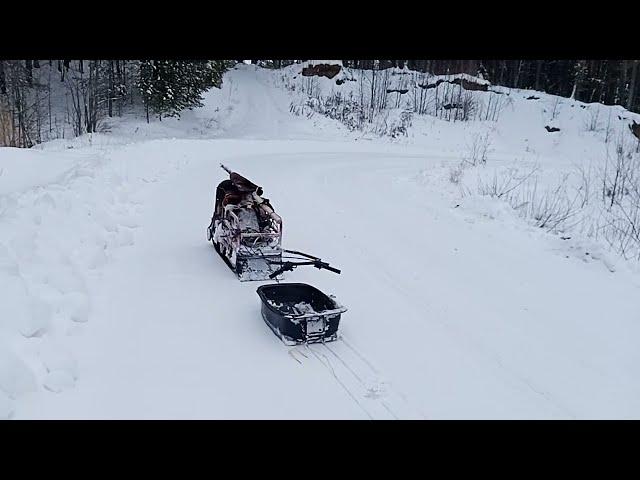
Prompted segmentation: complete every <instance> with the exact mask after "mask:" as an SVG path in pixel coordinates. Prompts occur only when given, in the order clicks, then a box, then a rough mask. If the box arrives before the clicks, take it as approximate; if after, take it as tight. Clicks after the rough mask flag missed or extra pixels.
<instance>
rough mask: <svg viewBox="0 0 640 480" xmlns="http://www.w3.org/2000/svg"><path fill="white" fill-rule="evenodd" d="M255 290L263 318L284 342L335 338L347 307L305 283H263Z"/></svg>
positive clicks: (309, 341)
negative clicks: (260, 302) (260, 304)
mask: <svg viewBox="0 0 640 480" xmlns="http://www.w3.org/2000/svg"><path fill="white" fill-rule="evenodd" d="M257 292H258V295H259V296H260V299H261V300H262V318H263V319H264V321H265V322H266V324H267V325H269V327H270V328H271V330H273V333H275V334H276V335H277V336H278V337H279V338H280V339H281V340H282V341H283V342H284V343H285V344H286V345H290V346H293V345H299V344H301V343H318V342H330V341H333V340H337V338H338V325H339V324H340V317H341V315H342V314H343V313H344V312H346V311H347V309H346V308H345V307H343V306H342V305H339V304H338V303H337V302H336V300H335V299H334V298H333V297H329V296H327V295H325V294H324V293H322V292H321V291H320V290H318V289H317V288H315V287H312V286H311V285H307V284H306V283H278V284H273V285H263V286H261V287H258V290H257Z"/></svg>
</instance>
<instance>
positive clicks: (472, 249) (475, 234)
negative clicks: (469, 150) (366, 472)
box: [0, 69, 640, 419]
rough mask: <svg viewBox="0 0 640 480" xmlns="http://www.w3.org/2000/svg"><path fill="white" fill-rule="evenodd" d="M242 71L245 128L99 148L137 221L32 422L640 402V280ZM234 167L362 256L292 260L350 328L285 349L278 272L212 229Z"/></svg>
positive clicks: (297, 220)
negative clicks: (573, 250) (276, 319)
mask: <svg viewBox="0 0 640 480" xmlns="http://www.w3.org/2000/svg"><path fill="white" fill-rule="evenodd" d="M232 79H233V83H235V85H236V86H237V87H240V88H242V89H243V91H244V90H246V91H247V98H248V99H249V100H248V101H247V103H242V104H240V105H239V106H238V107H237V108H236V113H237V116H236V117H234V116H233V115H231V116H230V117H229V118H230V120H229V122H228V124H227V125H230V127H228V128H226V131H225V129H224V128H223V129H222V130H223V131H224V133H221V134H220V135H223V136H226V137H235V138H218V139H179V140H176V139H172V140H148V141H141V142H138V143H134V144H131V145H124V146H117V147H113V146H110V147H109V148H108V149H106V150H103V151H102V152H101V155H103V156H104V158H105V160H104V161H105V162H106V166H105V167H104V168H102V169H101V170H99V171H98V172H97V173H96V174H95V175H96V177H95V181H94V182H93V183H92V187H93V188H94V189H95V191H93V192H84V194H86V195H95V196H96V198H103V197H101V195H102V196H104V195H108V194H109V192H113V191H114V188H116V187H117V189H118V191H121V190H124V191H127V192H134V193H135V195H134V194H131V195H129V196H120V197H118V201H120V202H121V203H119V204H118V205H121V208H123V209H125V210H127V212H129V216H128V217H127V218H129V220H128V222H126V223H127V225H128V226H127V227H126V228H130V229H132V230H133V232H134V233H133V234H132V235H131V237H130V241H124V242H121V243H120V244H121V245H122V247H123V248H120V247H118V248H117V249H115V250H113V251H111V252H110V254H109V261H108V262H105V263H104V265H102V266H101V267H100V268H99V274H87V275H85V280H86V285H85V286H84V287H83V288H84V289H85V291H86V295H87V297H88V298H90V300H91V310H90V315H89V318H88V322H86V323H82V324H79V326H78V327H77V328H76V329H73V330H69V332H70V333H71V334H68V335H58V336H57V337H56V342H57V343H56V345H58V346H60V348H61V349H62V350H64V351H65V352H70V355H72V357H73V359H74V362H75V363H74V365H77V367H74V371H73V375H72V376H73V377H75V381H67V382H65V377H64V376H63V377H62V379H58V381H57V382H53V383H54V384H55V385H57V387H58V388H55V390H56V391H55V392H53V391H49V390H51V389H49V390H47V389H43V388H42V387H38V388H37V389H36V390H35V391H33V392H32V393H27V394H23V395H21V396H19V397H18V398H17V399H16V400H15V406H14V407H12V408H14V409H15V411H14V413H13V418H252V419H259V418H354V419H370V418H387V419H393V418H427V419H436V418H612V417H613V418H638V417H640V367H639V365H640V350H639V349H638V348H637V339H638V338H640V337H639V334H640V321H639V320H640V319H639V317H638V312H639V311H640V290H639V288H638V286H637V281H636V280H637V279H636V278H635V277H633V276H632V275H631V274H629V273H627V272H625V271H618V272H615V273H611V272H610V271H609V270H608V269H607V268H606V267H605V265H603V263H602V262H598V261H593V262H583V261H581V260H578V259H576V258H574V257H573V256H566V255H565V254H564V252H563V251H561V250H559V249H557V248H555V246H556V243H555V242H554V241H553V239H550V238H547V236H545V234H543V233H541V232H539V231H534V230H532V229H529V228H527V227H526V226H524V225H521V224H517V223H513V222H507V221H504V220H501V219H500V218H497V219H492V218H488V217H486V216H483V215H479V214H474V213H473V210H472V209H464V208H459V207H457V205H456V204H454V203H452V202H451V199H450V197H448V196H447V195H445V194H443V192H441V191H439V190H438V189H437V185H438V184H437V182H435V180H434V181H433V182H430V181H429V177H428V175H427V177H426V178H427V180H426V183H425V176H424V175H423V174H420V172H422V171H426V172H431V171H436V170H437V168H436V167H438V166H440V165H442V164H443V163H445V164H446V163H447V162H449V163H453V162H455V161H456V158H455V156H453V155H452V156H443V155H441V156H434V155H433V153H425V151H424V150H421V149H420V148H419V146H414V147H408V146H398V145H390V144H384V143H372V142H356V141H353V140H346V141H345V140H342V141H341V140H338V139H335V138H334V139H332V138H330V137H329V136H328V134H322V136H321V140H318V141H313V140H310V138H313V136H314V134H316V137H318V136H319V134H317V132H316V130H314V127H313V125H311V124H310V123H309V122H305V121H303V119H295V118H294V119H292V118H291V117H290V116H289V114H288V112H287V110H286V103H285V102H286V98H284V97H282V98H281V97H280V95H281V92H274V91H273V90H272V88H271V87H270V86H268V85H266V84H265V83H262V82H261V81H260V80H259V79H258V78H256V75H255V72H254V71H253V70H251V69H245V70H240V71H238V72H234V75H233V77H232ZM223 93H224V92H223ZM239 98H242V97H241V96H240V95H239ZM248 112H250V115H249V116H247V114H248ZM236 113H234V115H235V114H236ZM234 118H236V119H239V120H238V121H235V120H234ZM243 119H244V120H243ZM245 122H246V125H248V127H247V130H243V129H242V125H243V124H245ZM274 125H275V126H274ZM287 135H289V137H290V138H286V136H287ZM269 137H275V138H276V139H272V140H269V139H268V138H269ZM283 137H284V138H283ZM90 151H91V150H90ZM109 162H110V163H109ZM220 163H224V164H225V165H227V166H229V167H231V168H233V169H235V170H237V171H238V172H240V173H242V174H244V175H246V176H247V177H248V178H250V179H251V180H252V181H254V182H256V183H257V184H259V185H262V186H263V187H264V189H265V196H266V197H267V198H269V199H270V200H271V201H272V203H273V205H274V206H275V209H276V211H277V212H278V213H279V214H280V215H281V216H282V218H283V222H284V240H283V243H284V246H285V248H294V249H299V250H302V251H307V252H310V253H313V254H317V255H318V256H321V257H322V258H323V259H326V260H327V261H330V262H331V264H332V265H336V266H338V267H339V268H341V269H342V271H343V273H342V274H341V275H334V274H332V273H329V272H325V271H318V270H316V269H308V270H303V269H298V270H297V271H294V272H289V273H288V274H287V275H286V281H300V282H306V283H311V284H313V285H315V286H317V287H318V288H320V289H321V290H323V291H325V292H327V293H332V294H335V295H336V297H337V298H338V300H340V302H341V303H343V304H345V305H346V306H347V307H348V308H349V311H348V312H347V313H345V314H344V315H343V320H342V323H341V327H340V333H341V334H342V336H343V338H342V339H341V340H339V341H337V342H334V343H330V344H327V345H326V346H322V345H312V346H310V347H295V348H291V347H287V346H285V345H284V344H282V343H281V342H280V340H279V339H277V338H276V337H275V336H274V335H273V333H272V332H271V330H270V329H269V328H268V327H267V326H266V325H265V324H264V322H263V320H262V318H261V316H260V302H259V298H258V296H257V294H256V292H255V290H256V288H257V287H258V286H259V285H261V284H262V283H255V282H251V283H240V282H238V280H237V279H236V278H235V276H234V275H233V273H232V272H231V271H230V270H229V269H228V267H227V266H226V265H225V264H224V263H223V262H222V260H221V259H220V258H219V257H218V256H217V255H216V253H215V251H214V250H213V247H212V245H211V243H209V242H207V241H206V236H205V229H206V226H207V225H208V223H209V220H210V216H211V210H212V207H213V196H214V190H215V186H216V185H217V183H218V182H219V181H221V180H222V179H224V178H225V176H224V172H223V171H222V170H221V169H220V168H219V164H220ZM114 171H117V173H118V177H117V179H116V180H114V176H113V175H114ZM68 188H69V191H73V189H74V188H76V189H77V188H78V187H77V186H74V185H71V184H70V185H69V186H68ZM22 208H23V209H24V208H27V207H25V206H22ZM51 215H54V216H55V215H58V216H55V218H56V219H57V218H58V217H59V218H62V217H63V216H64V212H62V213H60V214H58V213H57V212H56V211H55V209H53V210H52V211H51ZM76 227H77V229H78V230H80V231H81V230H82V229H83V228H84V225H83V224H81V223H78V224H77V225H76ZM49 228H51V229H52V230H55V228H56V225H55V223H54V224H52V225H50V226H49ZM121 230H122V231H125V230H124V229H122V228H120V227H117V228H116V231H118V232H120V231H121ZM44 233H45V234H46V232H44ZM127 238H129V237H127ZM79 248H81V247H79ZM105 249H106V246H105ZM90 266H91V267H92V270H91V271H94V270H95V265H90ZM27 280H28V279H27ZM25 281H26V280H25ZM29 341H33V342H37V343H38V344H40V345H41V344H45V345H46V342H47V341H48V339H47V334H44V335H43V336H41V337H39V338H32V339H29ZM58 363H61V362H58ZM62 363H64V362H62ZM68 363H69V362H68ZM63 367H64V365H63ZM59 370H61V371H66V370H65V368H61V369H59ZM67 370H68V369H67ZM49 373H51V372H49ZM0 380H1V378H0ZM38 380H40V379H38ZM49 383H51V379H49ZM0 400H2V399H0Z"/></svg>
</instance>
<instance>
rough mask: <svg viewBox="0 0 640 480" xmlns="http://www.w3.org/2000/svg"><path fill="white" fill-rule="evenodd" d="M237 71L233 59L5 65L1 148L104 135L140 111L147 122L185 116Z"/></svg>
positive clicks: (0, 82) (0, 87) (0, 69)
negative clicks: (104, 128)
mask: <svg viewBox="0 0 640 480" xmlns="http://www.w3.org/2000/svg"><path fill="white" fill-rule="evenodd" d="M233 63H234V62H231V64H233ZM229 65H230V63H229V62H228V61H225V60H194V61H184V60H0V146H12V147H31V146H33V145H35V144H37V143H40V142H44V141H47V140H52V139H55V138H65V137H74V136H78V135H81V134H84V133H93V132H97V131H99V130H100V124H101V121H102V120H103V119H105V118H107V117H116V116H121V115H122V114H123V112H126V111H127V109H131V108H132V107H136V106H138V107H140V106H142V107H143V108H144V112H146V118H147V121H148V120H149V116H150V115H152V116H157V118H159V119H162V118H163V117H171V116H177V115H180V112H181V111H182V110H184V109H189V108H193V107H197V106H199V105H200V102H201V100H202V93H203V92H204V91H206V90H208V89H209V88H211V87H213V86H218V87H219V86H220V85H221V81H222V75H223V73H224V71H225V69H226V68H228V66H229ZM134 111H135V110H134ZM137 111H140V108H138V109H137Z"/></svg>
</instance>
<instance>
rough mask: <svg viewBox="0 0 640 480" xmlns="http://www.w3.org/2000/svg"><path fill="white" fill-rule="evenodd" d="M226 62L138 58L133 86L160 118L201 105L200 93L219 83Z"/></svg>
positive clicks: (220, 83)
mask: <svg viewBox="0 0 640 480" xmlns="http://www.w3.org/2000/svg"><path fill="white" fill-rule="evenodd" d="M226 68H227V63H226V62H224V61H220V60H196V61H183V60H142V61H141V62H140V67H139V76H138V81H137V83H136V86H137V87H138V89H139V90H140V93H141V94H142V98H143V99H144V102H145V105H146V107H147V120H148V118H149V111H152V112H153V113H155V114H157V115H158V116H159V117H160V118H162V117H163V116H165V117H173V116H180V112H181V111H182V110H184V109H189V110H190V109H192V108H194V107H200V106H202V93H203V92H205V91H206V90H208V89H210V88H211V87H218V88H220V86H221V85H222V75H223V73H224V71H225V70H226Z"/></svg>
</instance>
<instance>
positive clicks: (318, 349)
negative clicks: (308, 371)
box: [289, 336, 426, 420]
mask: <svg viewBox="0 0 640 480" xmlns="http://www.w3.org/2000/svg"><path fill="white" fill-rule="evenodd" d="M305 350H308V351H309V352H310V353H311V355H313V357H315V359H316V360H318V362H319V363H320V364H321V365H322V366H323V367H324V368H325V369H326V370H327V371H328V372H329V373H330V374H331V376H332V377H333V378H334V379H335V380H336V382H338V384H339V385H340V386H341V387H342V388H343V390H345V392H346V393H347V394H348V395H349V396H350V397H351V399H352V400H353V401H354V402H355V403H356V404H357V405H358V406H359V407H360V409H361V410H362V411H363V412H364V413H365V414H366V415H367V417H368V418H370V419H372V420H399V419H403V418H416V419H425V418H426V417H425V416H424V415H423V414H421V413H418V412H416V411H415V409H414V408H412V407H411V406H410V405H409V404H408V402H407V400H406V398H405V397H404V395H402V394H400V393H399V392H396V391H395V390H394V389H392V388H391V385H390V384H389V382H387V381H385V380H383V379H382V376H381V374H380V372H379V371H378V370H377V369H376V368H375V367H374V366H373V365H372V364H371V363H370V362H369V361H368V360H367V359H366V357H365V356H364V355H362V354H361V353H360V352H359V351H358V350H357V349H355V348H354V347H353V346H352V345H351V344H350V343H349V342H348V341H346V340H345V339H344V337H343V336H340V337H339V338H338V340H337V341H336V342H331V343H330V344H327V343H313V344H307V345H300V346H297V347H294V348H292V349H291V350H289V355H291V356H292V357H293V358H294V359H295V360H296V361H297V362H298V363H300V364H303V362H304V360H303V359H302V358H301V357H298V356H297V355H294V353H293V352H295V353H296V354H300V355H301V356H302V357H305V358H307V359H308V358H310V357H309V356H308V355H305V354H304V351H305Z"/></svg>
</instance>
